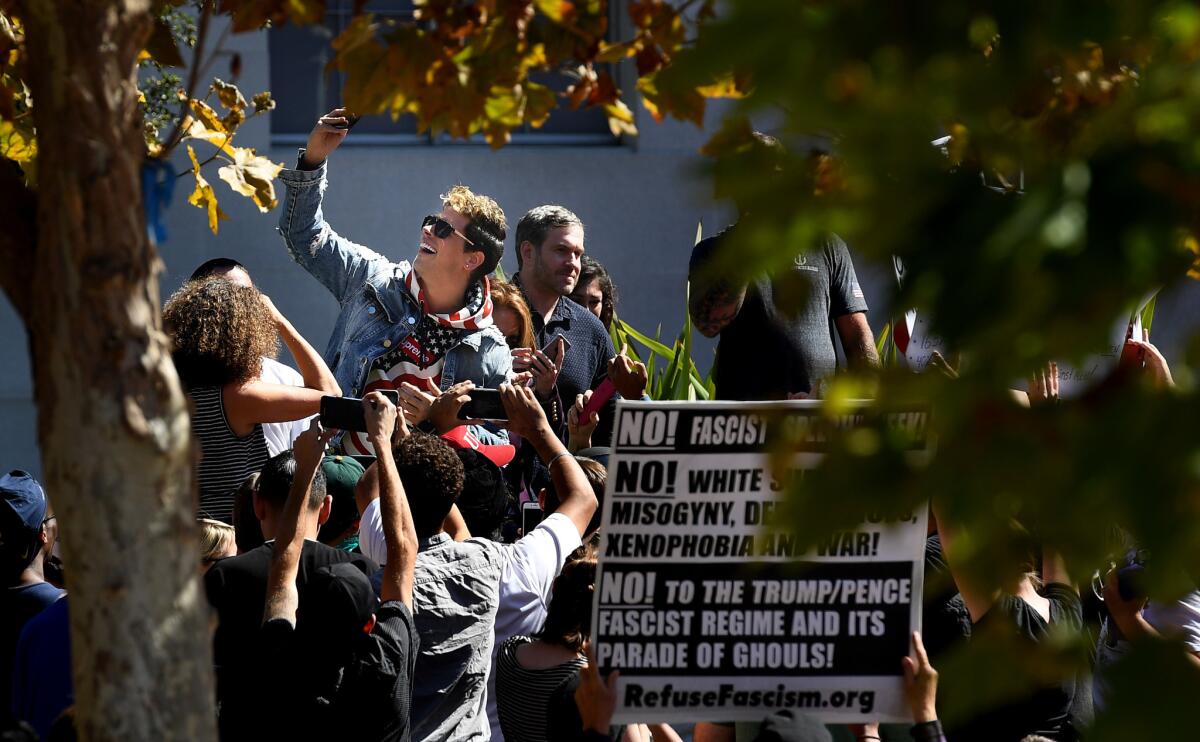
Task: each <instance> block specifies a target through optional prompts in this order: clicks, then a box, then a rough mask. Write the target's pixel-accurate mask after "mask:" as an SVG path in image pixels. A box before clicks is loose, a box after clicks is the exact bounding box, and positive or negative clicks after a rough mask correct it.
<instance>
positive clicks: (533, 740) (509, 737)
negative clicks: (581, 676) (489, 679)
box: [496, 636, 587, 742]
mask: <svg viewBox="0 0 1200 742" xmlns="http://www.w3.org/2000/svg"><path fill="white" fill-rule="evenodd" d="M531 642H533V639H532V638H530V637H528V636H514V637H513V638H511V639H509V640H508V641H506V642H504V644H502V645H501V646H500V651H499V652H498V653H497V654H496V663H497V664H496V702H497V705H498V706H499V708H500V729H501V731H503V732H504V740H505V742H547V738H546V712H547V711H548V709H549V705H550V698H551V697H552V696H553V694H554V691H555V690H556V689H557V688H558V687H559V686H560V685H561V684H562V683H563V682H564V681H566V680H567V678H570V677H571V676H572V675H574V674H576V673H577V672H579V671H580V670H581V669H582V668H583V667H584V665H586V664H587V658H585V657H578V658H576V659H573V660H571V661H569V662H564V663H562V664H561V665H555V666H554V667H547V668H545V669H542V670H528V669H526V668H524V667H522V666H521V663H520V662H518V661H517V649H519V648H520V647H521V646H522V645H525V644H529V643H531Z"/></svg>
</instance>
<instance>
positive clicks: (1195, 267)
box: [1183, 235, 1200, 281]
mask: <svg viewBox="0 0 1200 742" xmlns="http://www.w3.org/2000/svg"><path fill="white" fill-rule="evenodd" d="M1183 246H1184V247H1185V248H1186V249H1187V250H1188V252H1190V253H1192V255H1194V256H1195V257H1194V258H1192V265H1191V267H1190V268H1188V272H1187V274H1188V278H1193V279H1196V280H1198V281H1200V242H1198V241H1197V240H1196V238H1195V237H1194V236H1193V235H1188V236H1187V237H1184V238H1183Z"/></svg>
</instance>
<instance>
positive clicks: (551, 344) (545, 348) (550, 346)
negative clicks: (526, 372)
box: [542, 332, 571, 356]
mask: <svg viewBox="0 0 1200 742" xmlns="http://www.w3.org/2000/svg"><path fill="white" fill-rule="evenodd" d="M559 338H562V339H563V355H564V356H565V355H566V354H567V351H568V350H570V349H571V341H570V340H567V336H566V335H564V334H562V333H561V332H560V333H558V334H557V335H555V336H554V337H552V338H550V342H548V343H546V344H545V345H544V346H542V352H543V353H545V354H546V355H550V351H552V350H554V343H555V341H557V340H558V339H559Z"/></svg>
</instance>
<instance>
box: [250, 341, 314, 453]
mask: <svg viewBox="0 0 1200 742" xmlns="http://www.w3.org/2000/svg"><path fill="white" fill-rule="evenodd" d="M258 378H259V379H261V380H262V381H265V382H267V383H268V384H286V385H288V386H304V377H303V376H301V375H300V372H299V371H297V370H296V369H294V368H292V367H291V366H288V365H286V364H283V363H280V362H279V361H276V360H275V359H273V358H265V357H264V358H263V359H262V372H261V373H260V374H259V375H258ZM314 417H316V415H313V416H311V417H306V418H304V419H302V420H293V421H292V422H287V423H263V426H262V429H263V435H264V436H265V437H266V439H267V453H269V454H271V455H272V456H274V455H275V454H277V453H280V452H282V451H287V450H288V449H290V448H291V447H292V443H294V442H295V440H296V438H297V437H299V435H300V434H301V433H303V432H304V431H305V429H306V428H308V421H309V420H311V419H312V418H314Z"/></svg>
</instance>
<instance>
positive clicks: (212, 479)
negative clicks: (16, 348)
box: [188, 386, 268, 523]
mask: <svg viewBox="0 0 1200 742" xmlns="http://www.w3.org/2000/svg"><path fill="white" fill-rule="evenodd" d="M188 394H189V396H191V398H192V402H193V404H194V405H195V411H194V412H193V414H192V432H193V433H194V434H195V436H196V440H198V441H200V466H199V467H198V469H197V471H196V479H197V480H199V483H200V515H202V516H203V517H207V518H214V519H216V520H222V521H225V522H226V523H233V498H234V495H235V494H236V490H237V488H238V487H239V486H240V485H241V484H242V482H243V481H244V480H245V479H246V477H247V476H249V475H250V474H253V473H254V472H257V471H259V470H260V469H262V466H263V464H265V463H266V462H267V458H268V454H267V439H266V437H264V435H263V429H262V426H261V425H255V426H254V430H253V431H252V432H251V433H250V435H247V436H246V437H244V438H239V437H237V435H235V434H234V432H233V430H231V429H230V427H229V421H228V420H227V419H226V418H225V401H224V399H223V397H222V395H221V387H219V386H205V387H197V388H195V389H192V390H190V391H189V392H188Z"/></svg>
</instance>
